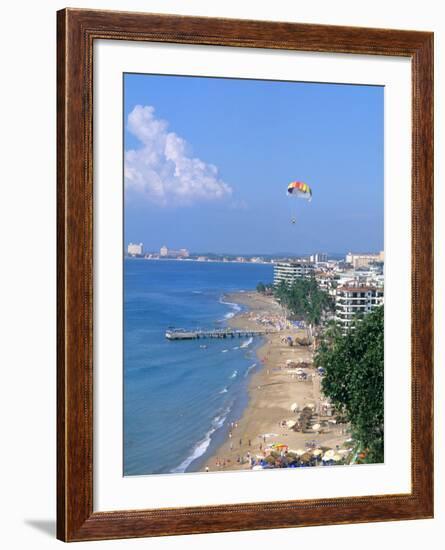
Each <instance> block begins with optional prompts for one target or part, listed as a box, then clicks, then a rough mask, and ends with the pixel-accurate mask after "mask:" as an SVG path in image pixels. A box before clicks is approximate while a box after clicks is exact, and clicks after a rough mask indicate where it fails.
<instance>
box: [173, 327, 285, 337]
mask: <svg viewBox="0 0 445 550" xmlns="http://www.w3.org/2000/svg"><path fill="white" fill-rule="evenodd" d="M273 332H276V331H275V330H235V329H213V330H183V329H169V330H166V331H165V337H166V338H167V340H198V339H200V338H246V337H251V336H252V337H253V336H264V335H265V334H271V333H273Z"/></svg>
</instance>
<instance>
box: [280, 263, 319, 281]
mask: <svg viewBox="0 0 445 550" xmlns="http://www.w3.org/2000/svg"><path fill="white" fill-rule="evenodd" d="M313 273H314V265H313V264H310V263H305V262H279V263H277V264H275V265H274V277H273V284H274V285H275V286H277V285H279V284H280V283H281V282H282V281H284V282H285V283H286V284H292V283H293V282H294V281H295V280H296V279H301V278H302V277H310V276H311V275H312V274H313Z"/></svg>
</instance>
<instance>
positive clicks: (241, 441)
mask: <svg viewBox="0 0 445 550" xmlns="http://www.w3.org/2000/svg"><path fill="white" fill-rule="evenodd" d="M242 444H243V440H242V439H240V440H239V446H240V447H241V446H242Z"/></svg>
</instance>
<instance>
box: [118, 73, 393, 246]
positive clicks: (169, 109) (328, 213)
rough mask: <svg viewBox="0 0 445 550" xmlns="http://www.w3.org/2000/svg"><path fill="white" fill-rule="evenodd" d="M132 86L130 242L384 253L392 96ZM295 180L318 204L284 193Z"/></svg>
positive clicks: (311, 88) (127, 127)
mask: <svg viewBox="0 0 445 550" xmlns="http://www.w3.org/2000/svg"><path fill="white" fill-rule="evenodd" d="M124 88H125V98H124V99H125V102H124V120H123V122H124V141H125V212H124V221H125V224H124V238H125V241H126V242H130V241H131V242H139V240H141V241H143V242H144V243H145V246H146V248H147V249H150V250H154V249H157V248H159V247H160V246H162V245H163V244H165V243H169V244H170V246H172V247H173V248H176V247H178V248H179V247H181V246H183V244H182V243H183V242H184V241H185V242H187V247H188V248H189V249H191V250H196V251H203V252H205V251H215V252H217V253H233V254H247V253H249V254H280V253H282V252H286V253H291V254H307V253H310V252H311V251H312V250H326V251H329V252H334V253H341V252H347V250H348V249H350V248H352V249H354V250H363V251H365V250H381V249H382V248H383V193H384V186H383V179H384V178H383V88H381V87H377V86H367V87H364V86H354V85H334V84H317V83H301V82H270V81H258V80H240V79H238V80H237V79H224V78H222V79H219V78H218V79H216V78H205V77H174V76H160V75H133V74H126V75H125V79H124ZM178 92H179V93H178ZM215 105H218V108H217V109H215ZM235 137H236V139H235ZM364 167H366V170H364ZM293 180H301V181H304V182H307V183H308V184H309V185H310V186H311V188H312V190H313V200H312V202H311V203H306V202H304V201H298V200H292V199H289V197H288V196H286V194H287V193H286V189H287V185H288V183H289V182H291V181H293ZM346 205H347V207H345V206H346ZM293 220H295V222H294V221H293ZM160 235H162V239H163V241H165V242H162V243H160V242H159V237H160Z"/></svg>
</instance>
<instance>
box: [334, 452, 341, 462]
mask: <svg viewBox="0 0 445 550" xmlns="http://www.w3.org/2000/svg"><path fill="white" fill-rule="evenodd" d="M341 459H342V456H341V455H339V454H338V453H335V454H334V456H333V457H332V460H334V461H335V462H339V461H340V460H341Z"/></svg>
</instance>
